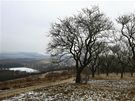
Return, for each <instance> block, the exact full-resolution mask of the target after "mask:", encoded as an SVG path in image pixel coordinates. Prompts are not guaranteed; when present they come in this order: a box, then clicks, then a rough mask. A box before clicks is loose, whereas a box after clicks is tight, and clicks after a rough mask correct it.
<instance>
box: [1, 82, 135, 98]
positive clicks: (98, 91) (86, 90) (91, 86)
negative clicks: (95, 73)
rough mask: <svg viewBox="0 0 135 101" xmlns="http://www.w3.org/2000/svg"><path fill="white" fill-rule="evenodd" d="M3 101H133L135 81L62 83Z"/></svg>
mask: <svg viewBox="0 0 135 101" xmlns="http://www.w3.org/2000/svg"><path fill="white" fill-rule="evenodd" d="M3 101H135V81H128V80H91V81H89V82H88V84H74V83H64V84H59V85H55V86H50V87H46V88H42V89H38V90H34V91H31V92H27V93H23V94H20V95H18V96H14V97H11V98H8V99H5V100H3Z"/></svg>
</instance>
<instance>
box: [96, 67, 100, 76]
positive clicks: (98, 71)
mask: <svg viewBox="0 0 135 101" xmlns="http://www.w3.org/2000/svg"><path fill="white" fill-rule="evenodd" d="M97 74H98V75H100V69H99V67H98V70H97Z"/></svg>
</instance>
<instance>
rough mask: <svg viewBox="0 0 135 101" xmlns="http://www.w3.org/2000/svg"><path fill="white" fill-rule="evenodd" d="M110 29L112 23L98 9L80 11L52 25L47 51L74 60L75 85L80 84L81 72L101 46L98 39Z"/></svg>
mask: <svg viewBox="0 0 135 101" xmlns="http://www.w3.org/2000/svg"><path fill="white" fill-rule="evenodd" d="M111 28H112V22H111V21H109V20H108V18H107V17H106V16H105V15H104V14H103V13H101V12H100V10H99V8H98V7H93V8H92V9H88V8H86V9H82V11H81V12H80V13H79V14H78V15H77V16H72V17H67V18H65V19H63V20H62V19H59V21H58V22H57V23H54V24H53V25H52V27H51V30H50V36H51V41H50V43H49V48H48V49H49V51H50V52H51V53H52V54H54V55H59V56H61V57H62V56H64V55H67V56H68V57H69V56H71V57H72V58H73V59H74V62H75V66H76V83H80V82H81V72H82V71H83V69H84V68H85V67H87V66H88V65H89V64H90V63H91V61H92V60H93V58H95V57H96V56H95V55H96V54H97V50H98V49H99V47H100V46H102V43H103V42H102V41H101V40H100V38H102V37H103V34H104V32H105V31H108V30H110V29H111ZM97 43H98V46H97ZM95 45H96V46H95Z"/></svg>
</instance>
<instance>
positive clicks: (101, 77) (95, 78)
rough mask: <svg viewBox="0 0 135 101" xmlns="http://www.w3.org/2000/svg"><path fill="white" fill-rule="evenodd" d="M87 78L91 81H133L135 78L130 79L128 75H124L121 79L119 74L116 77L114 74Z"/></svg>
mask: <svg viewBox="0 0 135 101" xmlns="http://www.w3.org/2000/svg"><path fill="white" fill-rule="evenodd" d="M82 77H85V76H84V75H83V76H82ZM89 78H90V79H93V80H135V76H133V77H131V75H130V74H129V73H125V74H124V76H123V78H121V76H120V74H118V75H116V74H115V73H110V74H109V76H106V74H100V75H95V77H94V78H92V77H91V75H89Z"/></svg>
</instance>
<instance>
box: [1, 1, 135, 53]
mask: <svg viewBox="0 0 135 101" xmlns="http://www.w3.org/2000/svg"><path fill="white" fill-rule="evenodd" d="M0 1H1V2H0V7H1V8H0V13H1V14H0V19H1V21H0V24H1V25H0V52H41V53H43V52H45V50H46V48H47V43H48V41H49V40H48V37H47V34H48V32H49V28H50V24H51V23H53V22H55V21H57V19H58V18H64V17H66V16H70V15H73V14H77V12H78V11H80V10H81V9H82V8H86V7H88V8H91V6H92V5H97V6H99V8H100V9H101V10H102V11H103V12H104V13H105V14H106V15H107V16H108V17H110V18H111V20H113V21H115V18H117V17H118V16H119V15H122V14H125V13H126V14H127V13H133V12H134V13H135V1H134V0H127V1H126V0H125V1H124V0H121V1H118V0H112V1H111V0H93V1H91V0H75V1H74V0H59V1H58V0H0Z"/></svg>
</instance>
